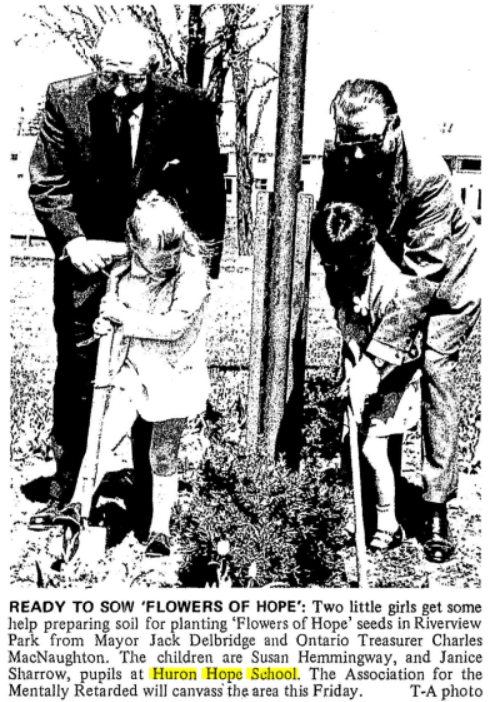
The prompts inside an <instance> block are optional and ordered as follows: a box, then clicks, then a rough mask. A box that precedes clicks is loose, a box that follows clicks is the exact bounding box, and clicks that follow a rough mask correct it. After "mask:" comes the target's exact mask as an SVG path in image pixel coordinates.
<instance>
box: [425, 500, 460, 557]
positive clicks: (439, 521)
mask: <svg viewBox="0 0 490 702" xmlns="http://www.w3.org/2000/svg"><path fill="white" fill-rule="evenodd" d="M426 510H427V512H426V514H427V516H426V520H425V525H424V535H423V547H424V554H425V557H426V558H427V560H428V561H430V562H431V563H445V562H446V561H448V560H449V559H450V558H452V557H453V555H454V552H455V550H456V546H455V543H454V540H453V538H452V536H451V532H450V529H449V524H448V520H447V507H446V504H438V503H435V502H427V503H426Z"/></svg>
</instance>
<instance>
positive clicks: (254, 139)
mask: <svg viewBox="0 0 490 702" xmlns="http://www.w3.org/2000/svg"><path fill="white" fill-rule="evenodd" d="M271 95H272V88H269V89H268V90H267V91H266V92H265V93H264V94H263V95H261V97H260V102H259V109H258V111H257V120H256V123H255V129H254V130H253V132H252V134H251V135H250V141H249V149H250V153H251V154H252V153H253V152H254V151H255V146H256V144H257V139H258V137H259V131H260V127H261V124H262V117H263V115H264V110H265V108H266V106H267V103H268V102H269V100H270V98H271Z"/></svg>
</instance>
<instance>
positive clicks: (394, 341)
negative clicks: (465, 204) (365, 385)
mask: <svg viewBox="0 0 490 702" xmlns="http://www.w3.org/2000/svg"><path fill="white" fill-rule="evenodd" d="M407 207H410V208H411V216H410V220H409V221H410V223H411V226H410V227H409V229H408V231H407V232H406V234H405V237H404V241H403V255H402V262H401V270H402V273H403V275H404V277H405V281H404V283H405V284H404V285H403V286H401V287H400V290H399V294H398V295H397V296H396V298H395V299H394V300H393V301H392V303H391V304H390V305H389V306H388V309H387V310H386V313H385V315H384V316H383V318H382V319H381V320H380V322H379V325H378V327H377V329H376V331H375V333H374V335H373V340H372V342H371V344H370V345H369V347H368V352H369V353H371V354H372V355H374V356H378V357H379V358H382V359H383V360H385V361H387V362H389V363H393V364H395V365H399V364H400V363H402V362H403V358H404V356H405V354H406V353H407V352H409V351H410V349H411V348H412V347H413V342H414V339H415V337H416V334H417V331H418V330H419V329H420V328H421V326H422V324H423V322H424V320H425V319H426V317H427V312H428V307H429V304H430V302H431V300H432V298H433V297H434V295H435V294H436V293H437V291H438V289H439V287H440V285H441V283H442V281H443V279H444V276H445V275H446V272H447V263H448V259H449V252H450V248H451V236H452V218H453V212H454V200H453V192H452V187H451V184H450V182H449V178H448V176H447V175H446V174H442V173H440V174H437V175H434V176H431V177H430V178H428V179H427V180H425V181H423V182H422V183H421V184H420V185H419V187H418V189H417V190H416V191H415V194H414V197H413V199H412V201H411V202H409V203H408V204H407Z"/></svg>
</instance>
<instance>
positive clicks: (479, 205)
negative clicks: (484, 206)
mask: <svg viewBox="0 0 490 702" xmlns="http://www.w3.org/2000/svg"><path fill="white" fill-rule="evenodd" d="M476 209H477V210H481V188H479V189H478V202H477V204H476Z"/></svg>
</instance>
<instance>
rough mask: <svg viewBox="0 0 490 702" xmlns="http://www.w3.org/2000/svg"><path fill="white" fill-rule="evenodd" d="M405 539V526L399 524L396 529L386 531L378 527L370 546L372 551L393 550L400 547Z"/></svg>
mask: <svg viewBox="0 0 490 702" xmlns="http://www.w3.org/2000/svg"><path fill="white" fill-rule="evenodd" d="M404 539H405V532H404V530H403V527H401V526H399V527H398V529H397V530H396V531H384V530H383V529H377V530H376V532H375V534H374V536H373V538H372V539H371V543H370V544H369V548H370V549H371V551H391V549H393V548H398V546H400V545H401V544H402V542H403V540H404Z"/></svg>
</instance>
